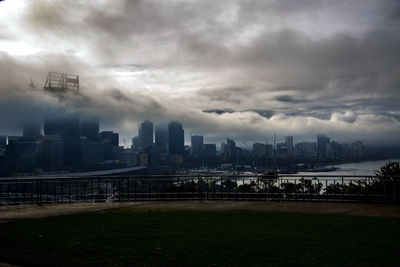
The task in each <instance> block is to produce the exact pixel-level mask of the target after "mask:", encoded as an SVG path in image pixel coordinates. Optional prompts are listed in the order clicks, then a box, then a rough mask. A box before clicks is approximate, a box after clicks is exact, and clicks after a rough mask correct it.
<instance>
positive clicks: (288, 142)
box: [285, 136, 293, 155]
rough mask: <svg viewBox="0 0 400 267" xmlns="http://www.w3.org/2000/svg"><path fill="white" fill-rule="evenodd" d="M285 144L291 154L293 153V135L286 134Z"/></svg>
mask: <svg viewBox="0 0 400 267" xmlns="http://www.w3.org/2000/svg"><path fill="white" fill-rule="evenodd" d="M285 145H286V149H287V152H288V154H289V155H291V154H292V153H293V136H286V138H285Z"/></svg>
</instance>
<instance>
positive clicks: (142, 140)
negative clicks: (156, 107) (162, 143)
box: [139, 121, 153, 149]
mask: <svg viewBox="0 0 400 267" xmlns="http://www.w3.org/2000/svg"><path fill="white" fill-rule="evenodd" d="M139 144H140V147H141V149H146V148H148V147H152V146H153V123H152V122H151V121H144V122H142V123H141V124H140V126H139Z"/></svg>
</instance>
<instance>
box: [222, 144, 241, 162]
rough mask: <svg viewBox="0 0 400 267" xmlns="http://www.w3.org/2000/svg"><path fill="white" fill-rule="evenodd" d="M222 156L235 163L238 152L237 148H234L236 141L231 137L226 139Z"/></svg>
mask: <svg viewBox="0 0 400 267" xmlns="http://www.w3.org/2000/svg"><path fill="white" fill-rule="evenodd" d="M224 156H225V159H227V160H229V161H230V162H232V164H236V163H237V158H238V153H237V149H236V143H235V141H233V139H231V138H227V139H226V146H225V151H224Z"/></svg>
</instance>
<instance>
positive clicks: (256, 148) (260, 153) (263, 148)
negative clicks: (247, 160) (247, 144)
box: [253, 143, 267, 158]
mask: <svg viewBox="0 0 400 267" xmlns="http://www.w3.org/2000/svg"><path fill="white" fill-rule="evenodd" d="M266 155H267V144H261V143H254V144H253V156H254V157H255V158H262V157H266Z"/></svg>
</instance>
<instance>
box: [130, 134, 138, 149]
mask: <svg viewBox="0 0 400 267" xmlns="http://www.w3.org/2000/svg"><path fill="white" fill-rule="evenodd" d="M131 149H133V150H134V151H138V150H139V136H135V137H133V138H132V145H131Z"/></svg>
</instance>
